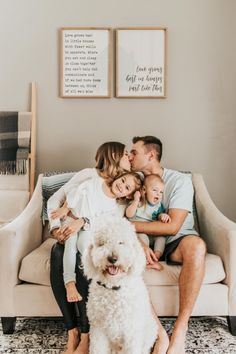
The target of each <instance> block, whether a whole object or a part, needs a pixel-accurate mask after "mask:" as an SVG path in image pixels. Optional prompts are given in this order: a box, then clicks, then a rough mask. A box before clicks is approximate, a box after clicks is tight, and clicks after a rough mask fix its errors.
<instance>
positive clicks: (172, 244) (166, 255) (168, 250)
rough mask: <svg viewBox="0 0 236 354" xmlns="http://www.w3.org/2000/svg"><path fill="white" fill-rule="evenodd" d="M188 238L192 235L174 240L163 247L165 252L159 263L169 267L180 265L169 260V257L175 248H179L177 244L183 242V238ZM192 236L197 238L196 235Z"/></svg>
mask: <svg viewBox="0 0 236 354" xmlns="http://www.w3.org/2000/svg"><path fill="white" fill-rule="evenodd" d="M188 236H193V235H184V236H180V237H179V238H177V240H174V241H172V242H170V243H168V244H167V245H166V246H165V250H164V253H163V255H162V256H161V258H160V261H166V263H167V264H169V265H181V264H182V263H181V262H176V261H172V260H171V259H170V256H171V255H172V253H173V252H174V251H175V250H176V248H177V247H178V246H179V244H180V242H181V241H182V240H183V238H184V237H188ZM194 236H198V235H194ZM198 237H199V236H198Z"/></svg>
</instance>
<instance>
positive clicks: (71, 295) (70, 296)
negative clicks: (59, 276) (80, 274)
mask: <svg viewBox="0 0 236 354" xmlns="http://www.w3.org/2000/svg"><path fill="white" fill-rule="evenodd" d="M65 287H66V296H67V301H68V302H77V301H81V300H82V296H81V295H80V293H79V292H78V290H77V289H76V286H75V282H74V281H70V282H69V283H66V284H65Z"/></svg>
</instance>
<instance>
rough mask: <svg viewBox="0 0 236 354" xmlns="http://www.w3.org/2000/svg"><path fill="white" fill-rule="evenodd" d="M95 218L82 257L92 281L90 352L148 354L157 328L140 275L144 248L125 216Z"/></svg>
mask: <svg viewBox="0 0 236 354" xmlns="http://www.w3.org/2000/svg"><path fill="white" fill-rule="evenodd" d="M99 222H100V225H99V227H97V229H95V230H94V232H93V239H92V242H91V244H90V246H89V247H88V248H87V250H86V251H85V253H84V255H83V265H84V272H85V275H86V276H87V277H88V278H89V279H92V282H91V284H90V290H89V298H88V304H87V310H88V318H89V322H90V325H91V332H90V354H111V353H119V354H121V353H122V354H149V353H150V351H151V348H152V346H153V345H154V343H155V340H156V338H157V332H158V328H157V323H156V321H155V319H154V316H153V314H152V309H151V304H150V301H149V295H148V292H147V289H146V286H145V284H144V282H143V278H142V273H143V271H144V269H145V263H146V260H145V255H144V252H143V249H142V247H141V245H140V243H139V241H138V239H137V236H136V233H135V230H134V227H133V225H131V223H130V222H129V221H128V220H126V219H125V218H114V217H110V219H109V220H105V221H103V222H102V221H99Z"/></svg>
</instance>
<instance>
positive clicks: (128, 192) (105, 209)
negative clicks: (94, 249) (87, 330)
mask: <svg viewBox="0 0 236 354" xmlns="http://www.w3.org/2000/svg"><path fill="white" fill-rule="evenodd" d="M141 186H142V180H141V178H140V176H139V175H138V174H137V173H132V172H127V173H124V174H122V175H121V176H119V177H116V178H115V179H114V180H113V182H112V183H109V182H107V181H105V180H104V179H103V178H101V177H98V176H97V177H94V178H92V179H91V180H89V181H86V182H84V183H82V184H81V185H80V186H78V187H76V186H75V187H74V188H73V187H70V188H68V190H66V192H67V197H66V203H64V205H63V206H62V207H61V208H59V209H57V210H55V211H54V212H52V213H51V217H52V218H53V219H58V218H60V219H63V226H62V227H61V230H60V232H61V233H62V234H63V233H67V232H70V224H71V223H72V225H73V226H74V229H73V230H74V232H73V234H70V237H69V239H68V240H66V242H65V251H64V257H63V268H64V274H63V276H64V283H65V287H66V293H67V300H68V301H69V302H77V301H80V300H82V297H81V295H80V294H79V292H78V291H77V288H76V285H75V284H76V280H75V279H76V274H75V263H76V253H77V250H79V251H80V253H81V254H82V253H83V251H84V250H85V249H86V247H87V246H88V244H89V241H90V239H91V233H88V232H86V234H83V232H80V231H81V228H82V227H81V222H80V219H81V218H82V219H85V220H86V222H87V224H88V223H90V224H91V223H92V222H93V220H94V219H95V218H98V217H100V216H102V214H104V213H105V214H106V215H107V214H108V215H111V216H112V215H117V214H118V215H119V214H120V215H121V216H123V214H124V208H122V206H121V205H119V204H118V203H117V200H118V199H121V198H132V197H133V194H134V193H135V191H137V190H139V189H140V188H141ZM74 220H76V221H74ZM76 222H77V227H76V226H75V224H76ZM87 226H88V225H87ZM77 232H80V234H79V237H78V240H77Z"/></svg>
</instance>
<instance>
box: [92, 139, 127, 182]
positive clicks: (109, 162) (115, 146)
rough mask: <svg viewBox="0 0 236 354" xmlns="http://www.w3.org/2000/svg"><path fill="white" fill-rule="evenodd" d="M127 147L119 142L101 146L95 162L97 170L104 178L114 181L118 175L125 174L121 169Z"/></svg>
mask: <svg viewBox="0 0 236 354" xmlns="http://www.w3.org/2000/svg"><path fill="white" fill-rule="evenodd" d="M124 151H125V145H124V144H122V143H119V142H117V141H109V142H106V143H104V144H102V145H101V146H99V148H98V150H97V153H96V156H95V160H96V165H95V167H96V169H97V170H98V173H99V174H102V175H103V177H104V176H105V177H107V179H108V180H113V179H114V178H115V177H116V176H117V175H119V174H121V173H123V172H124V170H123V169H122V168H120V160H121V158H122V157H123V155H124Z"/></svg>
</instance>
